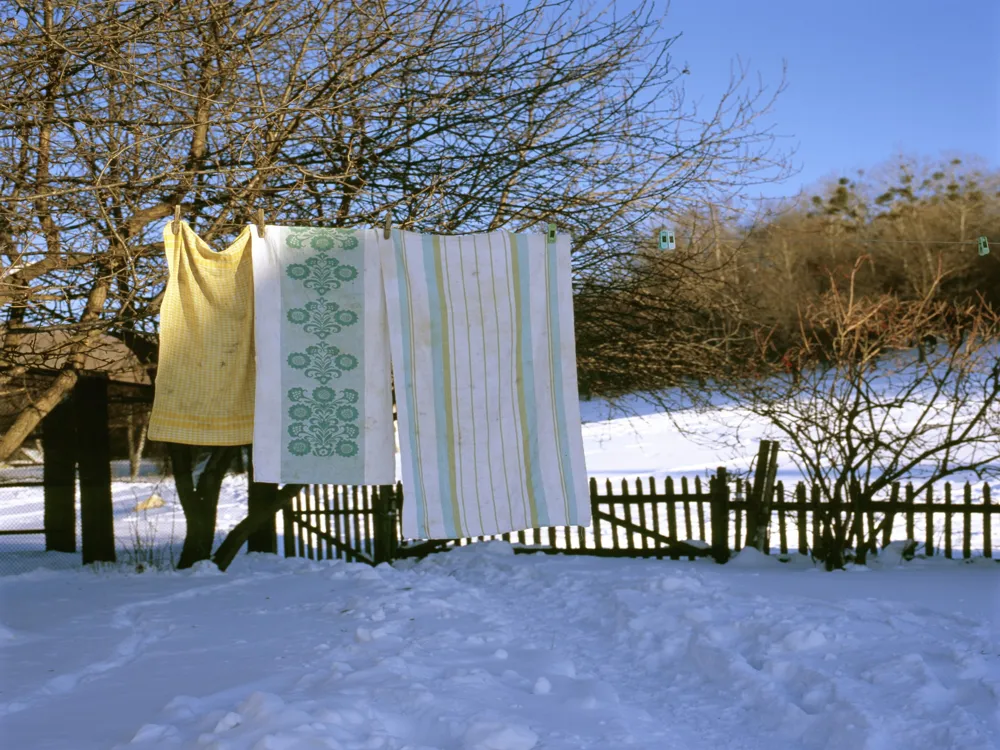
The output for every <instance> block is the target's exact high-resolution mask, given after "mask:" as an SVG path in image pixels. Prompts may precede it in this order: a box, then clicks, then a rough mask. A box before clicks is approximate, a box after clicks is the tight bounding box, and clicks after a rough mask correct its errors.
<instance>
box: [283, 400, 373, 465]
mask: <svg viewBox="0 0 1000 750" xmlns="http://www.w3.org/2000/svg"><path fill="white" fill-rule="evenodd" d="M358 398H359V395H358V392H357V391H355V390H353V389H351V388H345V389H344V390H342V391H340V393H339V394H338V393H337V391H335V390H333V389H332V388H327V387H325V386H320V387H318V388H314V389H313V391H312V393H311V394H308V395H307V394H306V390H305V388H292V389H291V390H289V391H288V400H289V401H291V402H292V406H291V407H290V408H289V409H288V416H289V417H291V419H292V423H291V424H290V425H289V426H288V434H289V436H291V437H292V441H291V442H289V443H288V452H289V453H291V454H292V455H294V456H307V455H309V454H312V455H314V456H319V457H326V456H332V455H334V454H336V455H338V456H342V457H344V458H350V457H351V456H354V455H357V452H358V444H357V442H356V441H357V438H358V436H359V435H360V434H361V430H360V429H359V428H358V425H357V424H356V423H357V421H358V416H359V415H358V410H357V409H356V408H355V407H354V406H353V404H356V403H357V402H358Z"/></svg>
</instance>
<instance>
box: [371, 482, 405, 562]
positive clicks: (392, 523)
mask: <svg viewBox="0 0 1000 750" xmlns="http://www.w3.org/2000/svg"><path fill="white" fill-rule="evenodd" d="M375 500H376V502H375V507H374V508H373V509H372V512H373V513H374V514H375V524H374V526H375V528H374V531H375V564H376V565H380V564H382V563H387V562H392V561H393V559H394V558H395V557H396V550H397V549H398V547H399V540H398V539H396V503H395V502H394V501H395V488H394V487H393V486H392V485H391V484H383V485H379V487H378V490H377V494H376V495H375Z"/></svg>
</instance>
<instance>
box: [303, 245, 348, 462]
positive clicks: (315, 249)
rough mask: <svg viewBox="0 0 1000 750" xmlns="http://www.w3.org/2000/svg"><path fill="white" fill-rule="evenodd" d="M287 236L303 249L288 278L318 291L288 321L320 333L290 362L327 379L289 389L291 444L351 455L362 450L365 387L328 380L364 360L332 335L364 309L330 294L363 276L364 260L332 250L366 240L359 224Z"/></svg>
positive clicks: (311, 451)
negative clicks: (339, 386) (350, 258)
mask: <svg viewBox="0 0 1000 750" xmlns="http://www.w3.org/2000/svg"><path fill="white" fill-rule="evenodd" d="M286 242H287V246H288V247H289V248H291V249H295V250H298V251H299V252H298V253H297V255H298V256H299V258H298V260H300V261H301V262H298V263H291V264H289V265H288V266H287V268H286V269H285V273H286V275H287V278H289V279H291V280H292V281H295V282H300V283H301V284H302V286H303V287H304V288H305V289H306V290H307V291H308V292H311V293H312V295H311V296H313V299H311V300H309V301H308V302H304V303H303V304H301V306H300V307H293V308H291V309H290V310H288V312H287V313H286V315H287V318H288V321H289V322H290V323H292V324H293V325H295V326H301V327H302V331H303V332H304V333H306V334H309V336H311V337H313V338H314V339H319V341H318V342H315V343H312V344H305V343H300V344H299V345H298V346H297V347H296V348H299V349H301V350H300V351H293V352H291V353H290V354H289V355H288V358H287V360H286V362H287V364H288V366H289V367H290V368H291V370H292V371H298V372H300V373H302V375H304V376H305V377H306V378H309V379H310V380H312V381H314V382H316V383H320V384H321V385H319V386H318V387H313V386H312V385H310V386H309V388H311V390H309V388H303V387H293V388H291V389H289V390H288V391H287V396H288V401H287V402H286V403H287V404H288V411H287V414H288V417H289V418H290V421H289V423H288V428H287V430H288V435H289V437H290V438H291V440H290V441H289V442H288V444H287V449H288V452H289V453H290V454H291V455H293V456H299V457H304V456H310V455H311V456H316V457H331V456H339V457H342V458H351V457H353V456H357V455H358V453H359V451H360V450H361V447H360V445H359V444H358V438H359V436H360V434H361V430H360V427H359V425H358V422H359V420H360V410H359V409H358V407H357V406H355V405H356V404H358V402H359V399H360V393H359V391H358V390H355V389H353V388H343V389H341V390H339V391H335V390H333V389H332V388H329V387H327V385H328V383H330V382H331V381H332V380H333V379H334V378H340V377H341V376H342V375H344V374H345V373H347V372H351V371H354V370H357V369H358V367H359V365H360V362H359V359H358V357H357V356H355V355H354V354H351V353H348V352H344V351H342V350H341V349H340V347H338V346H335V345H334V344H333V343H332V342H328V341H327V339H328V338H330V337H331V336H333V335H334V334H338V333H341V332H342V331H343V330H344V328H347V327H349V326H353V325H355V324H356V323H357V322H358V321H359V313H357V312H355V311H354V310H348V309H344V308H342V307H341V306H340V305H339V304H338V303H337V302H334V301H332V300H331V299H327V298H326V296H327V295H328V294H329V293H330V292H331V291H333V290H335V289H341V288H342V287H343V286H344V285H345V284H350V283H351V282H355V281H356V280H357V279H358V278H359V276H360V272H359V269H358V266H357V263H358V260H353V261H352V262H353V264H352V263H349V262H347V261H346V260H345V259H344V258H343V257H341V258H335V257H332V253H333V252H335V251H347V250H354V249H357V248H360V247H361V243H360V241H359V239H358V236H357V233H356V232H355V231H353V230H347V229H325V228H319V227H292V228H290V229H289V233H288V236H287V238H286ZM344 338H348V337H344ZM341 343H342V342H341Z"/></svg>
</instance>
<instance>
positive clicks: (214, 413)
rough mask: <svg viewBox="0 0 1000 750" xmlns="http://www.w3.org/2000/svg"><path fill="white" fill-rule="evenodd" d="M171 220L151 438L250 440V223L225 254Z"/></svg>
mask: <svg viewBox="0 0 1000 750" xmlns="http://www.w3.org/2000/svg"><path fill="white" fill-rule="evenodd" d="M171 224H172V222H167V225H166V226H165V227H164V229H163V245H164V248H165V251H166V255H167V265H168V267H169V269H170V278H169V280H168V281H167V289H166V293H165V295H164V298H163V304H162V305H161V307H160V356H159V366H158V369H157V376H156V395H155V397H154V400H153V413H152V416H151V417H150V421H149V433H148V436H149V439H150V440H162V441H164V442H168V443H185V444H188V445H249V444H250V443H251V442H252V441H253V412H254V386H255V372H254V346H253V271H252V258H251V252H250V228H249V227H247V228H246V229H244V230H243V232H242V233H241V234H240V236H239V237H237V238H236V241H235V242H234V243H233V244H232V245H230V246H229V247H228V248H226V249H225V250H223V251H221V252H213V251H212V249H211V248H210V247H209V246H208V245H207V244H206V243H205V242H204V241H203V240H202V239H201V238H200V237H198V235H196V234H195V233H194V230H192V229H191V227H190V226H188V224H187V223H186V222H183V221H182V222H180V227H181V228H180V233H179V234H177V235H176V236H175V235H174V233H173V230H172V229H171Z"/></svg>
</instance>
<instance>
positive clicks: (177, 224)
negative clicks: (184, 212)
mask: <svg viewBox="0 0 1000 750" xmlns="http://www.w3.org/2000/svg"><path fill="white" fill-rule="evenodd" d="M170 228H171V229H172V230H173V231H174V237H176V236H177V235H179V234H180V233H181V207H180V205H176V206H174V220H173V222H171V224H170Z"/></svg>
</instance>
